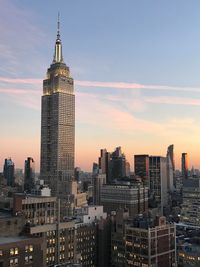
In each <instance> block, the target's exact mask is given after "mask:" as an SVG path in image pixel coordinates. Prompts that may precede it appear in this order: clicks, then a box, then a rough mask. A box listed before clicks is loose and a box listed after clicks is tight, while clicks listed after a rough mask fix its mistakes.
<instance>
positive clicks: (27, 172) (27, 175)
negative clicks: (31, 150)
mask: <svg viewBox="0 0 200 267" xmlns="http://www.w3.org/2000/svg"><path fill="white" fill-rule="evenodd" d="M34 186H35V162H34V160H33V158H31V157H28V158H27V160H25V164H24V191H26V192H27V193H31V190H32V189H34Z"/></svg>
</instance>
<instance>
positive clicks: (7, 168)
mask: <svg viewBox="0 0 200 267" xmlns="http://www.w3.org/2000/svg"><path fill="white" fill-rule="evenodd" d="M3 175H4V178H5V179H6V181H7V185H8V186H14V184H15V176H14V175H15V164H14V162H13V161H12V160H11V158H9V159H5V162H4V168H3Z"/></svg>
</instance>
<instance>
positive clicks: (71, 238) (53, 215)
mask: <svg viewBox="0 0 200 267" xmlns="http://www.w3.org/2000/svg"><path fill="white" fill-rule="evenodd" d="M59 210H60V209H59V202H58V203H57V199H56V198H55V197H45V196H33V195H27V194H16V195H15V197H14V205H13V213H14V215H15V216H16V217H15V218H24V219H25V224H24V233H26V234H27V235H29V236H32V237H37V236H40V237H42V240H43V255H44V256H43V257H44V262H43V265H42V267H48V266H54V265H55V264H62V263H66V262H68V263H75V262H76V260H77V259H76V256H77V254H76V238H75V223H74V221H66V222H60V216H59V214H60V213H59ZM39 266H41V265H39Z"/></svg>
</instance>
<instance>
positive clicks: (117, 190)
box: [101, 185, 148, 217]
mask: <svg viewBox="0 0 200 267" xmlns="http://www.w3.org/2000/svg"><path fill="white" fill-rule="evenodd" d="M101 205H103V207H104V211H105V212H107V213H109V214H110V213H111V212H112V211H117V210H119V209H120V208H121V209H124V208H126V209H128V210H129V215H130V217H134V216H136V215H138V214H140V213H145V212H147V211H148V188H147V187H143V186H140V185H102V188H101Z"/></svg>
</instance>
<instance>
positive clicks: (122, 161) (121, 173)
mask: <svg viewBox="0 0 200 267" xmlns="http://www.w3.org/2000/svg"><path fill="white" fill-rule="evenodd" d="M109 168H110V175H109V179H108V182H109V183H112V182H113V181H114V180H117V179H120V178H124V177H125V176H126V158H125V155H124V154H123V153H122V149H121V147H116V149H115V151H114V152H113V153H112V154H111V160H110V167H109Z"/></svg>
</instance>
